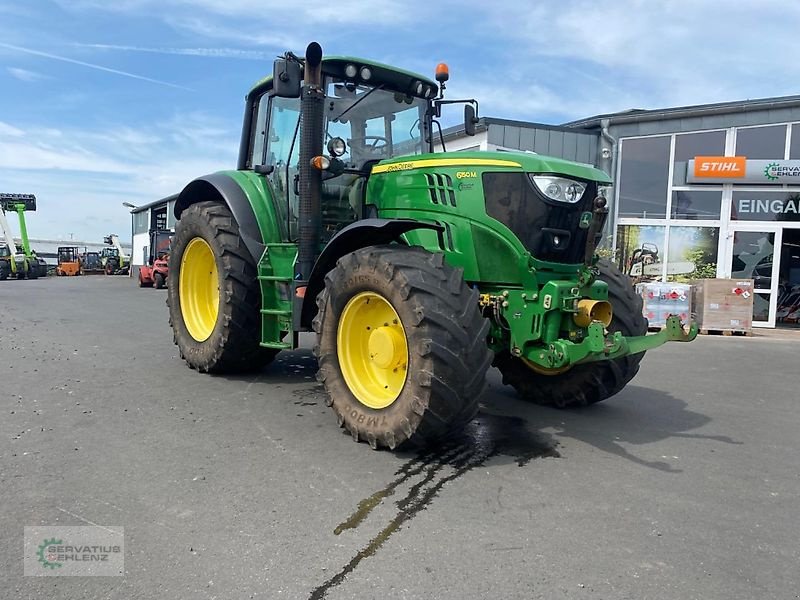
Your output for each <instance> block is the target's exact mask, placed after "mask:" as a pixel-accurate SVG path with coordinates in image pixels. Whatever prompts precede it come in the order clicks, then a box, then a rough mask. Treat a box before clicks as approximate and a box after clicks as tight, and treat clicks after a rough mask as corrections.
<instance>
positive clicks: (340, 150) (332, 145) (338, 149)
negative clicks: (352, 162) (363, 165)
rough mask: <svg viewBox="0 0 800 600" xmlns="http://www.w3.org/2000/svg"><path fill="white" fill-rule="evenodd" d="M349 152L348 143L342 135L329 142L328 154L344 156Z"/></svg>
mask: <svg viewBox="0 0 800 600" xmlns="http://www.w3.org/2000/svg"><path fill="white" fill-rule="evenodd" d="M345 152H347V143H346V142H345V141H344V140H343V139H342V138H340V137H335V138H331V139H330V141H329V142H328V154H330V155H331V156H342V155H343V154H344V153H345Z"/></svg>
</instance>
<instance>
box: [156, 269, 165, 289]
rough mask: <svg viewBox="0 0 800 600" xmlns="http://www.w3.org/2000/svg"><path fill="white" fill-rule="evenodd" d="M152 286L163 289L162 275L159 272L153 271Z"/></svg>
mask: <svg viewBox="0 0 800 600" xmlns="http://www.w3.org/2000/svg"><path fill="white" fill-rule="evenodd" d="M153 287H155V288H156V289H157V290H163V289H164V276H163V275H162V274H161V273H155V274H154V275H153Z"/></svg>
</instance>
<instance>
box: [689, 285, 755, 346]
mask: <svg viewBox="0 0 800 600" xmlns="http://www.w3.org/2000/svg"><path fill="white" fill-rule="evenodd" d="M692 286H693V287H692V289H693V297H692V299H693V304H694V307H695V311H696V312H697V321H698V324H699V325H700V329H711V330H714V331H743V332H745V333H750V332H751V331H752V329H753V280H752V279H698V280H696V281H694V282H693V283H692Z"/></svg>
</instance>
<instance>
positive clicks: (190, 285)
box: [167, 201, 278, 373]
mask: <svg viewBox="0 0 800 600" xmlns="http://www.w3.org/2000/svg"><path fill="white" fill-rule="evenodd" d="M169 272H170V276H169V277H168V278H167V287H168V293H167V304H168V305H169V322H170V325H171V326H172V329H173V332H174V340H175V343H176V344H177V345H178V348H179V350H180V354H181V357H182V358H183V359H185V360H186V362H187V364H188V365H189V366H190V367H191V368H193V369H197V370H198V371H201V372H204V373H241V372H246V371H253V370H256V369H259V368H261V367H262V366H264V365H266V364H268V363H269V362H271V361H272V360H273V359H274V358H275V355H276V354H277V353H278V352H277V350H273V349H269V348H262V347H261V346H260V345H259V342H260V341H261V312H260V310H261V290H260V287H259V284H258V280H257V278H256V275H257V269H256V262H255V260H254V259H253V257H252V256H251V255H250V252H249V251H248V249H247V247H246V246H245V245H244V242H243V241H242V238H241V236H240V235H239V225H238V223H237V222H236V219H235V218H234V217H233V215H232V214H231V211H230V209H229V208H228V207H227V206H225V205H224V204H222V203H220V202H212V201H204V202H198V203H197V204H192V205H191V206H189V207H188V208H187V209H186V210H184V211H183V214H182V215H181V218H180V220H179V221H178V224H177V227H176V231H175V238H174V241H173V251H172V253H171V254H170V265H169Z"/></svg>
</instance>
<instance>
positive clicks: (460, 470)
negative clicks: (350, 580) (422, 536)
mask: <svg viewBox="0 0 800 600" xmlns="http://www.w3.org/2000/svg"><path fill="white" fill-rule="evenodd" d="M556 446H557V444H556V442H554V441H551V440H545V439H543V438H542V437H540V436H537V435H535V434H533V433H531V432H530V431H528V429H527V428H526V427H525V421H523V420H522V419H520V418H518V417H511V416H501V415H496V414H490V413H480V414H479V415H478V416H477V417H476V418H475V419H474V420H473V421H472V422H471V423H470V424H469V425H467V427H466V428H465V429H464V431H463V432H462V433H461V434H459V436H458V437H456V438H453V439H451V440H449V441H447V442H445V443H444V444H442V445H441V446H440V447H438V448H436V449H435V450H430V451H426V452H422V453H420V454H419V455H417V456H416V457H414V458H412V459H410V460H408V461H407V462H406V463H404V464H403V465H402V466H401V467H400V468H399V469H398V470H397V471H396V473H395V478H394V479H393V480H392V481H391V482H389V484H388V485H386V487H384V488H383V489H381V490H378V491H377V492H375V493H374V494H372V495H371V496H369V497H367V498H364V499H363V500H362V501H361V502H359V503H358V506H357V508H356V510H355V511H354V512H353V514H351V515H350V516H349V517H348V518H347V519H346V520H345V521H343V522H342V523H340V524H339V525H338V526H337V527H336V528H335V529H334V530H333V533H334V534H335V535H340V534H341V533H343V532H344V531H347V530H349V529H356V528H357V527H358V526H359V525H361V523H363V522H364V520H366V518H367V517H368V516H369V515H370V513H371V512H372V511H373V510H374V509H375V508H376V507H377V506H379V505H380V504H381V503H382V502H383V501H384V500H385V499H386V498H389V497H390V496H393V495H394V494H395V491H396V490H397V489H398V488H401V487H404V485H405V484H410V486H409V487H408V490H407V492H406V494H405V496H403V497H402V498H400V499H399V500H397V501H396V502H395V506H396V508H397V512H396V513H395V516H394V517H393V518H392V519H391V520H390V521H389V523H388V524H386V525H385V526H384V527H383V529H381V531H380V532H379V533H378V534H377V535H376V536H375V537H373V538H372V539H371V540H370V541H369V543H368V544H367V545H366V546H364V547H363V548H362V549H361V550H360V551H359V552H358V553H356V555H355V556H353V558H352V559H350V561H349V562H348V563H347V564H346V565H345V566H344V567H343V568H342V569H341V570H340V571H339V572H337V573H336V574H335V575H333V576H332V577H331V578H329V579H328V580H327V581H325V582H324V583H323V584H322V585H320V586H319V587H317V588H315V589H314V590H313V591H312V592H311V595H310V596H309V600H319V599H321V598H324V597H325V595H326V594H327V592H328V590H330V589H331V588H332V587H335V586H337V585H339V584H340V583H342V581H344V579H345V578H346V577H347V575H348V574H350V573H352V572H353V571H354V570H355V569H356V567H358V565H359V563H360V562H361V561H362V560H364V559H365V558H369V557H370V556H372V555H374V554H375V553H376V552H377V551H378V550H379V549H380V548H381V546H383V544H384V543H386V541H387V540H388V539H389V538H390V537H391V536H392V535H393V534H394V533H395V532H396V531H398V530H399V529H400V528H401V526H402V525H403V524H404V523H406V522H408V521H410V520H411V519H413V518H414V517H415V516H416V515H417V514H418V513H419V512H420V511H422V510H424V509H425V508H427V507H428V506H429V505H430V503H431V502H432V501H433V499H434V498H435V497H436V496H437V494H438V493H439V491H440V490H441V489H442V487H444V486H445V485H446V484H447V483H449V482H451V481H454V480H456V479H458V478H459V477H462V476H463V475H464V474H466V473H468V472H469V471H471V470H472V469H474V468H476V467H480V466H481V465H483V464H485V463H486V461H487V460H489V459H491V458H493V457H495V456H507V457H510V458H511V459H513V460H514V461H515V462H516V463H517V464H518V465H519V466H520V467H522V466H525V465H526V464H528V463H529V462H530V461H532V460H533V459H535V458H545V457H553V458H558V457H559V456H560V454H559V453H558V450H556Z"/></svg>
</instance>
